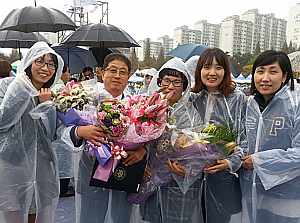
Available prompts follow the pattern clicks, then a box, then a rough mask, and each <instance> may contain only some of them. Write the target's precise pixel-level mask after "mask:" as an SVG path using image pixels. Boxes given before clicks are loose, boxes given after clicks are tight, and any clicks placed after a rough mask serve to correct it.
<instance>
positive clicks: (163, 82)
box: [161, 79, 183, 87]
mask: <svg viewBox="0 0 300 223" xmlns="http://www.w3.org/2000/svg"><path fill="white" fill-rule="evenodd" d="M171 83H172V84H173V85H174V87H180V86H181V85H182V83H183V81H181V80H174V81H170V80H169V79H162V80H161V85H163V86H169V85H170V84H171Z"/></svg>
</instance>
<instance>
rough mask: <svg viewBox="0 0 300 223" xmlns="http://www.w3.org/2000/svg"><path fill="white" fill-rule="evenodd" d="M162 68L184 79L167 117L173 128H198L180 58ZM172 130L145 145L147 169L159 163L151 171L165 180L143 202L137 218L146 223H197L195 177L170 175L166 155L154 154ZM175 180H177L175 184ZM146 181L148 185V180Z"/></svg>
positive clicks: (150, 187)
mask: <svg viewBox="0 0 300 223" xmlns="http://www.w3.org/2000/svg"><path fill="white" fill-rule="evenodd" d="M165 68H172V69H175V70H178V71H180V72H182V73H183V74H184V75H185V77H186V78H187V80H188V86H187V88H186V90H185V91H184V92H183V93H182V96H181V98H180V99H179V100H178V102H177V103H176V104H175V105H174V106H173V109H172V110H171V112H170V118H172V119H173V120H174V123H173V125H174V126H176V129H184V128H189V127H193V126H197V125H199V124H200V123H201V119H200V117H199V115H198V112H197V111H196V109H195V108H194V107H193V105H192V103H191V102H188V99H189V97H190V76H189V74H188V71H187V69H186V66H185V64H184V63H183V61H182V60H181V59H179V58H173V59H171V60H169V61H168V62H167V63H166V64H164V65H163V66H162V68H161V69H160V71H161V70H163V69H165ZM157 78H158V74H157V75H155V76H154V78H153V80H152V82H151V84H150V86H149V91H150V92H151V94H152V93H153V92H154V91H156V90H158V89H159V87H158V86H157ZM173 130H174V129H169V130H168V131H167V132H166V133H164V134H163V135H162V136H161V138H159V139H157V140H156V141H154V142H153V143H152V144H151V145H150V146H149V149H150V157H149V165H150V167H151V163H152V160H160V161H157V162H155V163H154V164H153V165H154V166H153V167H151V168H153V170H154V169H155V171H158V172H166V174H167V178H168V179H167V183H164V184H163V185H162V186H159V187H157V188H156V190H155V191H156V192H155V193H154V194H153V195H151V196H150V197H148V199H147V200H146V202H145V203H143V204H142V205H141V215H142V218H143V220H144V221H146V222H165V223H167V222H189V223H190V222H199V221H198V216H200V210H199V206H198V205H197V204H198V203H199V201H200V200H199V198H200V191H199V181H196V180H197V179H198V178H192V179H189V180H187V179H185V178H183V177H180V176H177V175H175V174H173V173H171V171H170V170H169V169H168V167H167V163H166V160H167V158H166V156H162V157H160V155H159V154H157V149H156V148H157V146H159V145H161V144H163V143H164V141H165V136H166V135H170V134H171V135H172V132H173ZM180 158H181V159H182V160H184V159H186V160H185V161H186V162H189V158H188V156H186V158H184V156H182V157H180ZM155 165H157V166H160V168H161V169H157V168H158V167H157V166H155ZM153 176H154V175H153ZM177 178H181V179H180V180H178V182H177ZM164 180H165V179H164ZM195 181H196V182H195ZM149 182H151V178H150V181H149ZM153 182H154V181H153ZM183 184H184V187H183ZM183 188H184V189H183ZM152 189H153V187H152V186H151V184H149V187H148V188H147V190H152Z"/></svg>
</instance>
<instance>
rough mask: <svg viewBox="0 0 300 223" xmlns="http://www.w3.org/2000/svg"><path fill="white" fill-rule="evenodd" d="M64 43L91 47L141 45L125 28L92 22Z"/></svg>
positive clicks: (71, 35) (80, 28)
mask: <svg viewBox="0 0 300 223" xmlns="http://www.w3.org/2000/svg"><path fill="white" fill-rule="evenodd" d="M62 43H63V44H69V45H75V46H90V47H107V48H111V47H126V48H128V47H139V46H140V45H139V44H138V43H137V42H136V41H135V40H134V39H133V38H132V37H131V36H130V35H129V34H127V33H126V32H125V31H124V30H122V29H120V28H118V27H116V26H113V25H109V24H104V23H96V24H94V23H90V24H86V25H83V26H81V27H79V28H78V29H77V30H76V31H75V32H73V33H72V34H70V35H69V36H68V37H67V38H66V39H65V40H64V41H62Z"/></svg>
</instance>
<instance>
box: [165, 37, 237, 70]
mask: <svg viewBox="0 0 300 223" xmlns="http://www.w3.org/2000/svg"><path fill="white" fill-rule="evenodd" d="M209 48H211V47H210V46H206V45H201V44H193V43H188V44H183V45H180V46H178V47H176V48H175V49H174V50H172V51H170V52H169V53H167V54H166V55H167V56H173V57H179V58H181V59H182V60H184V61H187V60H188V59H190V58H191V57H192V56H196V55H198V56H200V55H201V53H202V52H203V51H204V50H206V49H209ZM228 60H229V59H228ZM229 63H230V69H231V73H234V74H235V70H234V68H233V66H232V64H231V62H230V60H229Z"/></svg>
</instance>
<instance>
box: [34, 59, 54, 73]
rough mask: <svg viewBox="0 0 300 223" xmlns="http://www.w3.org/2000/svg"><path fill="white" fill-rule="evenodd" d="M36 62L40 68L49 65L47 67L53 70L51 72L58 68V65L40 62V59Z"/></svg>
mask: <svg viewBox="0 0 300 223" xmlns="http://www.w3.org/2000/svg"><path fill="white" fill-rule="evenodd" d="M34 62H35V64H36V65H37V66H39V67H43V66H45V65H46V64H47V67H48V68H49V69H51V70H55V69H56V67H57V65H56V64H54V63H46V62H45V61H44V60H40V59H37V60H35V61H34Z"/></svg>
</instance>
